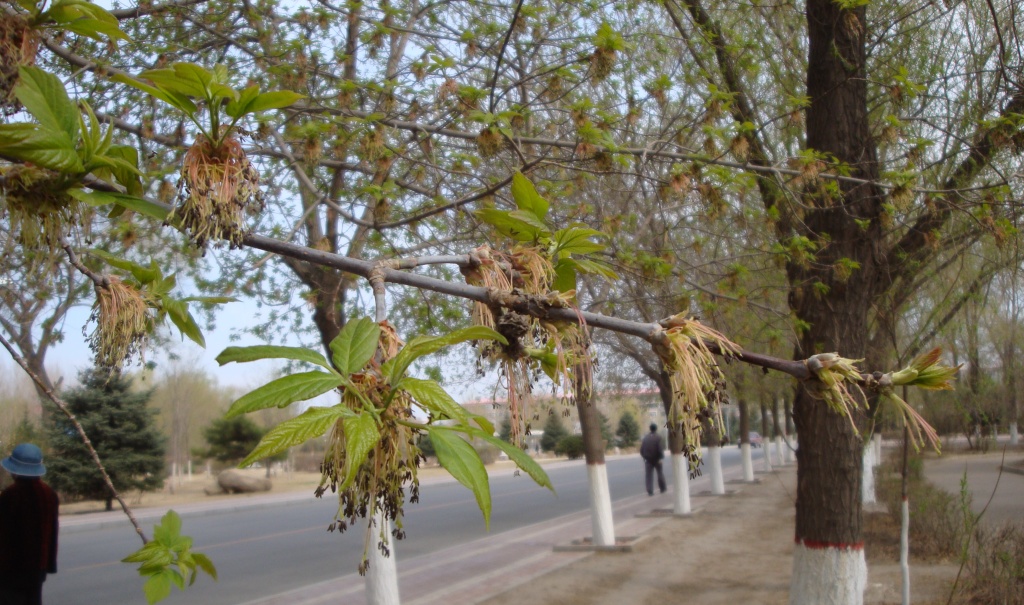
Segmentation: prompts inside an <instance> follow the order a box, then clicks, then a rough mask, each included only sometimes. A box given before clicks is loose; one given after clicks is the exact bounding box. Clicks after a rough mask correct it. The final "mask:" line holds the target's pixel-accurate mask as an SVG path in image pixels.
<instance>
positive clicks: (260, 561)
mask: <svg viewBox="0 0 1024 605" xmlns="http://www.w3.org/2000/svg"><path fill="white" fill-rule="evenodd" d="M755 452H756V453H755V457H758V456H759V454H760V452H759V451H758V450H755ZM722 459H723V466H724V467H726V468H728V467H732V466H738V465H739V450H738V449H737V448H724V449H723V456H722ZM547 470H548V474H549V475H550V476H551V479H552V481H553V483H554V485H555V488H556V489H557V490H558V495H557V496H555V495H554V494H552V493H551V492H550V491H548V490H545V489H542V488H539V487H537V486H536V485H535V484H534V483H533V482H532V481H530V479H529V478H528V477H526V476H520V477H515V476H512V472H511V471H508V472H506V473H500V474H497V475H492V477H491V490H492V499H493V511H492V516H491V532H492V533H498V532H504V531H508V530H510V529H515V528H519V527H526V526H528V525H531V524H534V523H538V522H541V521H545V520H548V519H553V518H556V517H560V516H563V515H566V514H568V513H572V512H576V511H579V510H584V509H586V508H587V506H588V505H589V503H588V501H587V498H588V489H587V487H588V486H587V480H586V473H585V471H584V470H583V465H582V462H579V461H577V462H567V463H556V464H553V465H551V466H549V467H547ZM608 479H609V486H610V489H611V494H612V499H613V500H618V499H622V498H626V497H629V496H635V495H637V494H638V493H642V490H643V487H642V485H643V472H642V465H641V463H640V461H639V458H637V457H622V458H617V459H610V460H609V461H608ZM420 491H421V494H420V503H419V504H415V505H408V506H407V507H406V518H405V528H406V531H407V534H408V538H407V539H406V540H403V541H401V542H399V543H398V545H397V550H398V556H399V557H400V558H407V557H408V558H411V557H415V556H419V555H423V554H428V553H431V552H435V551H439V550H441V549H443V548H446V547H450V546H452V545H453V544H460V543H464V542H469V541H472V540H475V539H478V538H480V537H482V536H485V535H486V530H485V528H484V524H483V520H482V517H481V515H480V511H479V509H477V506H476V501H475V500H474V498H473V495H472V494H471V493H470V492H469V491H468V490H467V489H465V488H464V487H462V486H461V485H458V484H456V483H453V482H439V483H434V484H429V485H423V486H421V490H420ZM336 506H337V500H336V499H333V498H330V499H329V498H325V499H323V500H316V499H312V498H309V499H305V500H299V501H293V502H288V503H284V504H278V505H274V506H267V507H259V508H246V509H242V510H234V511H230V512H227V511H216V510H214V511H208V512H207V513H205V514H202V515H190V516H187V517H186V518H185V524H184V532H185V533H187V534H189V535H191V536H192V537H193V538H194V539H195V549H196V550H198V551H200V552H204V553H206V554H208V555H209V556H210V557H211V558H212V559H213V560H214V562H215V564H216V565H217V569H218V572H219V574H220V581H218V582H213V581H212V580H210V579H209V578H207V577H205V576H203V577H201V578H200V579H199V580H198V581H197V583H196V585H195V586H193V587H191V588H190V589H188V591H186V592H185V593H181V592H179V591H177V590H175V592H174V593H173V594H172V596H171V597H170V598H169V599H168V600H167V601H166V603H170V604H174V603H203V604H204V605H235V604H238V603H244V602H247V601H250V600H253V599H256V598H258V597H260V596H263V595H268V594H278V593H281V592H284V591H287V590H291V589H295V588H298V587H301V586H307V585H309V584H314V583H317V582H322V581H325V580H329V579H331V578H336V577H338V576H339V575H346V574H350V573H351V572H352V571H354V570H355V569H356V566H357V565H358V563H359V559H360V557H361V554H362V543H363V533H362V532H361V531H352V530H350V531H349V532H346V533H345V534H341V535H339V534H337V533H328V532H327V531H325V530H326V527H327V525H328V523H329V522H330V520H331V518H332V515H333V513H334V509H335V507H336ZM151 524H152V523H149V524H148V525H151ZM138 546H139V542H138V537H137V536H135V535H134V534H133V533H132V532H131V531H130V530H129V529H126V528H125V526H123V525H121V526H119V527H98V528H95V529H86V530H79V531H75V532H69V533H66V534H63V535H62V536H61V548H60V560H59V563H58V564H59V569H60V572H59V573H58V574H57V575H55V576H51V577H50V579H49V580H47V582H46V586H45V589H44V593H45V596H46V601H47V602H49V603H60V604H62V605H92V604H94V603H104V604H107V605H120V604H126V605H127V604H133V603H143V602H144V599H143V597H142V592H141V582H140V580H139V579H138V576H137V575H136V572H135V571H134V569H133V567H131V566H128V565H125V564H122V563H120V562H119V560H120V559H121V558H122V557H123V556H125V554H126V553H129V552H131V551H133V550H135V549H136V548H138Z"/></svg>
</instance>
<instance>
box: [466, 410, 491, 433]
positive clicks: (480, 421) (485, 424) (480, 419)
mask: <svg viewBox="0 0 1024 605" xmlns="http://www.w3.org/2000/svg"><path fill="white" fill-rule="evenodd" d="M470 418H472V420H473V422H475V423H476V424H477V426H479V427H480V430H482V431H483V432H485V433H487V434H488V435H493V434H494V424H493V423H492V422H491V421H490V420H488V419H487V418H486V417H484V416H479V415H477V414H472V415H470Z"/></svg>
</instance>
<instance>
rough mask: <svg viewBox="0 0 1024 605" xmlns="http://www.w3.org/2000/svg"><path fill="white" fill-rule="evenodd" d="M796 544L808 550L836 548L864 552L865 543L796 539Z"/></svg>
mask: <svg viewBox="0 0 1024 605" xmlns="http://www.w3.org/2000/svg"><path fill="white" fill-rule="evenodd" d="M796 543H797V544H801V545H803V546H805V547H807V548H814V549H822V550H823V549H826V548H836V549H839V550H864V543H863V542H854V543H852V544H847V543H845V542H819V541H818V540H802V539H800V538H796Z"/></svg>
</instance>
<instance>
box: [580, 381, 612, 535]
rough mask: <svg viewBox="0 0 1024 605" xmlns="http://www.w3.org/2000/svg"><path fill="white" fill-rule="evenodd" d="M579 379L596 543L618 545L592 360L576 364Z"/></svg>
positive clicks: (581, 425)
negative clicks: (593, 393) (594, 394)
mask: <svg viewBox="0 0 1024 605" xmlns="http://www.w3.org/2000/svg"><path fill="white" fill-rule="evenodd" d="M573 369H574V372H575V374H576V380H575V381H574V387H575V390H576V412H577V414H578V415H579V419H580V430H581V431H583V455H584V457H585V458H586V460H587V480H588V482H589V485H590V524H591V528H592V531H593V534H592V538H591V539H592V540H593V544H594V545H595V546H614V545H615V522H614V520H613V519H612V496H611V492H610V491H609V489H608V469H607V467H606V466H605V463H604V439H602V438H601V417H600V415H599V414H598V411H597V406H596V405H594V403H593V402H592V401H591V399H590V397H591V385H592V382H591V380H592V376H591V375H590V372H591V368H590V365H589V364H578V365H576V366H575V367H574V368H573Z"/></svg>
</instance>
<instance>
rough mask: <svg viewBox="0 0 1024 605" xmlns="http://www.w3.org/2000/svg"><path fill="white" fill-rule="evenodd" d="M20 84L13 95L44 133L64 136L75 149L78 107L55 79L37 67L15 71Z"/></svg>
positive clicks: (55, 77)
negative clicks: (52, 132)
mask: <svg viewBox="0 0 1024 605" xmlns="http://www.w3.org/2000/svg"><path fill="white" fill-rule="evenodd" d="M18 73H19V77H20V82H19V83H18V85H17V86H16V87H15V88H14V94H15V96H17V97H18V100H19V101H21V104H22V105H24V106H25V109H27V110H28V112H29V113H30V114H32V116H33V117H34V118H35V119H37V120H39V124H40V125H41V126H42V127H43V128H44V129H46V130H50V131H54V132H60V133H63V134H64V135H65V136H66V137H67V141H68V143H69V144H70V145H71V146H72V147H74V142H75V141H77V140H78V116H79V114H78V108H77V107H75V104H74V103H73V102H72V101H71V98H70V97H68V92H67V91H66V90H65V89H64V85H63V84H61V82H60V80H59V79H58V78H57V76H55V75H53V74H51V73H49V72H47V71H44V70H42V69H39V68H38V67H28V66H21V67H19V68H18Z"/></svg>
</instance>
